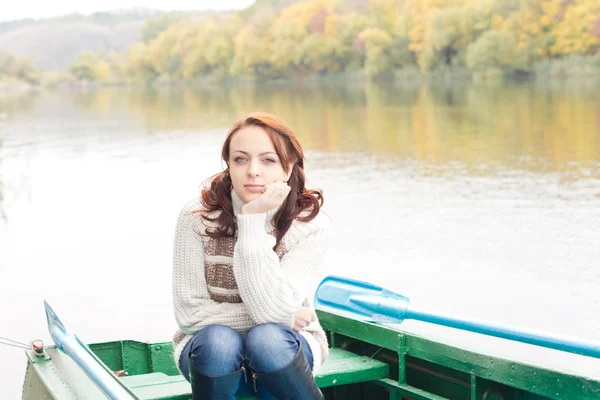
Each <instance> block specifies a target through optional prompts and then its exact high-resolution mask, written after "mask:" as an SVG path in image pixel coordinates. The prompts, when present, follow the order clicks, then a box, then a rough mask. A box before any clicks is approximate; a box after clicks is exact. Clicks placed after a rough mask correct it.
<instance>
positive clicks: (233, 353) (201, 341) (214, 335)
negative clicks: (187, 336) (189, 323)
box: [188, 325, 244, 376]
mask: <svg viewBox="0 0 600 400" xmlns="http://www.w3.org/2000/svg"><path fill="white" fill-rule="evenodd" d="M243 351H244V341H243V339H242V337H241V336H240V334H239V333H237V332H236V331H235V330H233V329H232V328H230V327H228V326H225V325H209V326H207V327H205V328H202V329H201V330H200V331H198V332H197V333H196V334H195V335H194V337H193V338H192V339H191V346H190V348H189V352H188V355H189V357H190V359H191V361H192V363H194V365H195V366H196V368H198V370H200V372H202V373H203V374H205V375H209V376H219V375H225V374H229V373H231V372H234V371H237V370H238V369H240V366H241V365H242V362H243V355H244V354H243Z"/></svg>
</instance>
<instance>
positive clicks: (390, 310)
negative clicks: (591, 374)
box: [315, 276, 600, 358]
mask: <svg viewBox="0 0 600 400" xmlns="http://www.w3.org/2000/svg"><path fill="white" fill-rule="evenodd" d="M315 307H316V308H318V309H321V310H323V311H329V312H331V313H334V314H339V315H342V316H345V317H348V318H352V319H357V320H361V321H370V322H386V323H400V322H402V321H403V320H405V319H415V320H419V321H424V322H430V323H433V324H438V325H444V326H448V327H450V328H456V329H462V330H465V331H470V332H476V333H482V334H484V335H489V336H495V337H499V338H503V339H509V340H515V341H518V342H523V343H529V344H533V345H536V346H543V347H547V348H551V349H556V350H561V351H567V352H570V353H575V354H581V355H584V356H590V357H596V358H600V343H597V342H592V341H588V340H580V339H573V338H568V337H564V336H557V335H551V334H546V333H543V332H536V331H533V330H528V329H520V328H515V327H508V326H505V325H500V324H496V323H490V322H485V321H481V320H476V319H472V318H463V317H459V316H454V315H442V314H440V313H436V312H433V311H428V310H425V309H420V308H418V307H414V306H411V305H410V300H409V299H408V298H407V297H404V296H402V295H399V294H397V293H394V292H392V291H389V290H387V289H384V288H382V287H379V286H376V285H372V284H370V283H366V282H361V281H357V280H353V279H347V278H343V277H338V276H328V277H327V278H325V279H323V281H321V283H320V284H319V287H318V288H317V291H316V294H315Z"/></svg>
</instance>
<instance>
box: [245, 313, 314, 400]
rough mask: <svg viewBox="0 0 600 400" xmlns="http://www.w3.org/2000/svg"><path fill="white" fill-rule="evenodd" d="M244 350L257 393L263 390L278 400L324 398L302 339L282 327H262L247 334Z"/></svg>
mask: <svg viewBox="0 0 600 400" xmlns="http://www.w3.org/2000/svg"><path fill="white" fill-rule="evenodd" d="M245 347H246V350H245V354H246V358H247V360H248V364H249V366H250V369H251V370H252V371H253V373H252V379H253V380H255V381H256V387H257V389H258V388H259V387H260V386H264V387H265V388H266V389H267V391H268V392H269V393H270V394H271V395H273V396H274V397H276V398H277V399H289V400H292V399H293V400H317V399H322V398H323V395H322V394H321V392H320V390H319V388H318V387H317V385H316V383H315V380H314V378H313V376H312V362H313V357H312V352H311V350H310V347H309V346H308V343H307V342H306V339H304V337H303V336H302V335H300V334H298V333H297V332H295V331H294V330H292V329H291V328H289V327H287V326H284V325H281V324H262V325H258V326H256V327H254V328H253V329H252V330H250V332H249V333H248V337H247V338H246V346H245ZM261 398H262V396H261Z"/></svg>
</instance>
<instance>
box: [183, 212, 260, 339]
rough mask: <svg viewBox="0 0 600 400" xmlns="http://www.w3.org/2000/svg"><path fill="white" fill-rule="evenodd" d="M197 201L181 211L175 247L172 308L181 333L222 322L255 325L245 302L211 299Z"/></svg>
mask: <svg viewBox="0 0 600 400" xmlns="http://www.w3.org/2000/svg"><path fill="white" fill-rule="evenodd" d="M199 208H200V202H199V201H198V200H195V201H192V202H189V203H188V204H187V205H186V206H184V207H183V209H182V210H181V213H180V214H179V220H178V222H177V228H176V230H175V243H174V249H173V309H174V311H175V319H176V320H177V324H178V325H179V328H180V329H181V331H182V332H184V333H187V334H194V333H196V332H198V331H199V330H200V329H202V328H204V327H205V326H208V325H213V324H222V325H227V326H230V327H231V328H233V329H235V330H237V331H239V332H245V331H248V330H249V329H250V328H251V327H252V326H254V325H256V324H255V323H254V321H252V318H251V317H250V314H249V313H248V309H247V307H246V305H245V304H244V303H219V302H216V301H214V300H211V298H210V295H209V293H208V288H207V286H206V278H205V276H204V245H203V243H202V238H201V237H200V235H199V234H198V232H200V231H201V229H202V217H201V216H200V214H199V213H194V214H191V213H190V212H191V211H194V210H198V209H199Z"/></svg>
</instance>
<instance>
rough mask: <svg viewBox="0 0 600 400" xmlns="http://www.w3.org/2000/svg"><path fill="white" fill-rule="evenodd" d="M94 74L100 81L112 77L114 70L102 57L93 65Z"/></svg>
mask: <svg viewBox="0 0 600 400" xmlns="http://www.w3.org/2000/svg"><path fill="white" fill-rule="evenodd" d="M93 71H94V75H95V77H96V80H99V81H107V80H109V79H110V78H111V75H112V72H111V69H110V65H108V63H107V62H106V61H104V60H102V59H100V60H98V61H96V63H95V64H94V66H93Z"/></svg>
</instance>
